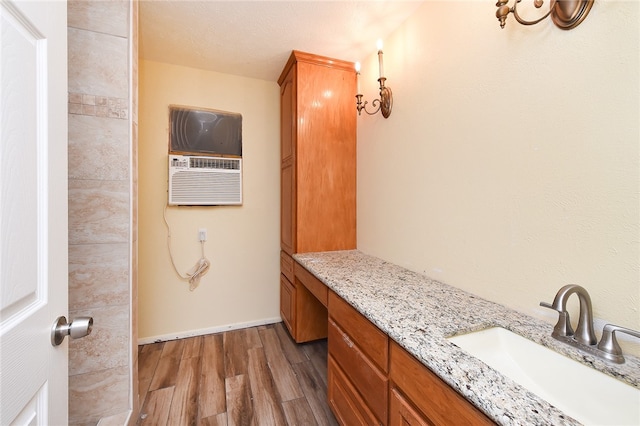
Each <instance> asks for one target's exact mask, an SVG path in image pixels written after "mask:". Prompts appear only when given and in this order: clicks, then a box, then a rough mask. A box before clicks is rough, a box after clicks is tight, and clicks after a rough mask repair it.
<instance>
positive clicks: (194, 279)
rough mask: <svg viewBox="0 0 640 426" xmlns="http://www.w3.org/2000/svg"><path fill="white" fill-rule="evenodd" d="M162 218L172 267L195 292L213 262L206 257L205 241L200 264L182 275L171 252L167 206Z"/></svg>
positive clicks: (202, 244)
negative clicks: (165, 228)
mask: <svg viewBox="0 0 640 426" xmlns="http://www.w3.org/2000/svg"><path fill="white" fill-rule="evenodd" d="M162 217H163V218H164V224H165V225H166V227H167V247H168V248H169V258H170V259H171V265H172V266H173V270H174V271H175V272H176V274H177V275H178V276H179V277H180V278H181V279H183V280H184V281H188V282H189V290H190V291H193V290H195V289H196V287H198V284H200V278H202V276H203V275H205V274H206V273H207V271H209V267H210V266H211V262H209V260H208V259H207V258H206V257H205V255H204V241H202V240H201V241H200V248H201V253H202V257H201V258H200V260H198V262H197V263H196V264H195V265H194V266H193V268H191V269H190V270H189V271H188V272H187V274H186V275H182V274H181V273H180V271H178V268H177V267H176V262H175V260H174V259H173V253H172V252H171V227H170V226H169V222H168V221H167V205H166V204H165V206H164V211H163V213H162Z"/></svg>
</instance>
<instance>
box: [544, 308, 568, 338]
mask: <svg viewBox="0 0 640 426" xmlns="http://www.w3.org/2000/svg"><path fill="white" fill-rule="evenodd" d="M540 306H542V307H545V308H549V309H553V310H554V311H556V312H558V322H557V323H556V325H555V327H553V333H551V335H552V336H554V337H569V336H573V333H574V331H573V328H571V320H570V319H569V312H567V311H563V310H559V309H556V308H554V307H553V305H551V303H547V302H540Z"/></svg>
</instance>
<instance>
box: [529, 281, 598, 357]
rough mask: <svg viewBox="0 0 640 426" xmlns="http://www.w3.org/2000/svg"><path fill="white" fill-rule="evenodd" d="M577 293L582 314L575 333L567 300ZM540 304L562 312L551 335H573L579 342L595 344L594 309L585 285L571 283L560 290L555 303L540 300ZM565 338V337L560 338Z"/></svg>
mask: <svg viewBox="0 0 640 426" xmlns="http://www.w3.org/2000/svg"><path fill="white" fill-rule="evenodd" d="M574 293H575V294H577V295H578V299H579V300H580V316H579V317H578V326H577V327H576V331H575V333H574V332H573V329H572V328H571V322H570V321H569V312H567V300H568V299H569V296H571V295H572V294H574ZM540 306H544V307H545V308H550V309H553V310H555V311H558V314H560V316H559V318H558V322H557V324H556V326H555V327H554V329H553V333H551V335H552V336H553V337H555V338H558V337H563V338H567V337H573V339H575V340H576V341H577V342H578V343H582V344H584V345H595V344H596V342H597V339H596V334H595V333H594V331H593V310H592V308H591V297H590V296H589V293H588V292H587V290H586V289H585V288H584V287H581V286H579V285H576V284H569V285H565V286H564V287H562V288H561V289H560V290H558V293H557V294H556V297H555V299H553V303H551V304H549V303H546V302H540ZM560 340H564V339H560Z"/></svg>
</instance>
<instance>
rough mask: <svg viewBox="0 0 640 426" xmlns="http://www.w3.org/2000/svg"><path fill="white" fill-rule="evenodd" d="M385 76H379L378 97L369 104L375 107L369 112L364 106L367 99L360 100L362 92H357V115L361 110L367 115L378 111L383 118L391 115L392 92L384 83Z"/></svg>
mask: <svg viewBox="0 0 640 426" xmlns="http://www.w3.org/2000/svg"><path fill="white" fill-rule="evenodd" d="M385 80H386V78H384V77H380V78H379V79H378V81H379V82H380V99H374V100H373V101H372V102H371V105H372V106H373V107H374V108H375V109H374V110H373V111H371V112H369V111H368V110H367V108H366V106H367V104H368V103H369V102H368V101H364V102H362V94H360V93H358V94H357V95H356V104H357V105H356V108H357V109H358V115H360V114H361V113H362V110H364V112H366V113H367V114H369V115H374V114H375V113H377V112H378V111H380V112H381V113H382V116H383V117H384V118H389V116H390V115H391V109H392V108H393V93H391V89H390V88H389V87H386V86H385V85H384V82H385Z"/></svg>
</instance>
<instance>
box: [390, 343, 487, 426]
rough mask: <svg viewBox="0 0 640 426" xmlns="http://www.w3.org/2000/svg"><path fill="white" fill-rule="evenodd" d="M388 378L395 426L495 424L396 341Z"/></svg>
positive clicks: (392, 351)
mask: <svg viewBox="0 0 640 426" xmlns="http://www.w3.org/2000/svg"><path fill="white" fill-rule="evenodd" d="M389 378H390V381H391V383H390V388H391V400H390V403H389V407H390V408H389V424H390V425H392V426H396V425H411V426H417V425H493V424H494V423H493V421H491V419H489V418H488V417H487V416H485V414H484V413H482V412H481V411H480V410H478V409H477V408H476V407H475V406H474V405H473V404H471V403H470V402H469V401H467V400H466V399H465V398H464V397H463V396H462V395H460V394H459V393H457V392H456V391H455V390H453V389H452V388H451V387H450V386H449V385H447V384H446V383H445V382H444V381H443V380H442V379H440V378H439V377H438V376H437V375H435V374H434V373H433V372H432V371H431V370H429V369H428V368H426V367H425V366H424V365H422V363H420V361H418V360H417V359H416V358H415V357H413V356H412V355H411V354H409V353H408V352H407V351H406V350H404V349H403V348H402V347H400V346H399V345H398V344H397V343H395V342H391V345H390V367H389Z"/></svg>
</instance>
